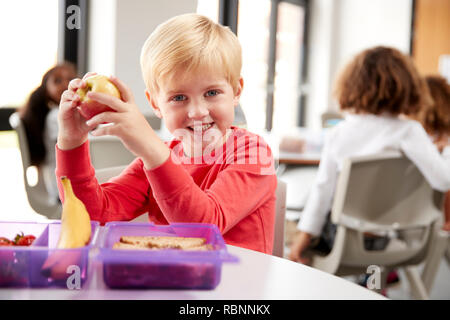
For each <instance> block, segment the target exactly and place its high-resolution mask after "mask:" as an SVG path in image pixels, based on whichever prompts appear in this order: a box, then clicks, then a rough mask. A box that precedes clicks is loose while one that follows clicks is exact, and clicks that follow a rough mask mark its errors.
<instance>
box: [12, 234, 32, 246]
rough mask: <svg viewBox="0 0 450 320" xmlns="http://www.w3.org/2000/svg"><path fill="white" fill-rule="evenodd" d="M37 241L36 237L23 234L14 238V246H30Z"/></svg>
mask: <svg viewBox="0 0 450 320" xmlns="http://www.w3.org/2000/svg"><path fill="white" fill-rule="evenodd" d="M35 239H36V237H35V236H33V235H24V234H23V232H22V234H17V235H16V237H15V238H14V245H16V246H29V245H31V244H32V243H33V241H34V240H35Z"/></svg>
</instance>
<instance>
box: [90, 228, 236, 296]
mask: <svg viewBox="0 0 450 320" xmlns="http://www.w3.org/2000/svg"><path fill="white" fill-rule="evenodd" d="M121 236H173V237H198V238H204V239H206V243H207V244H210V245H211V246H212V247H213V248H214V249H213V250H211V251H183V250H177V249H161V250H148V251H147V250H118V249H113V248H112V247H113V245H114V243H116V242H119V241H120V237H121ZM97 259H99V260H100V261H101V262H102V263H103V279H104V281H105V284H106V285H107V286H108V287H110V288H165V289H168V288H170V289H214V288H215V287H216V286H217V285H218V284H219V282H220V277H221V270H222V263H223V262H237V261H238V258H237V257H234V256H232V255H230V254H229V253H228V252H227V247H226V245H225V241H224V240H223V238H222V235H221V234H220V231H219V229H218V228H217V226H216V225H212V224H199V223H173V224H170V225H154V224H152V223H127V222H110V223H107V224H106V226H105V233H104V236H103V238H102V240H101V241H100V246H99V254H98V256H97Z"/></svg>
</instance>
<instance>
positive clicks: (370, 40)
mask: <svg viewBox="0 0 450 320" xmlns="http://www.w3.org/2000/svg"><path fill="white" fill-rule="evenodd" d="M411 13H412V0H395V1H392V0H375V1H374V0H312V1H311V20H310V21H311V25H310V33H309V44H310V51H309V57H310V60H309V61H310V62H309V65H308V68H309V69H308V70H309V98H308V99H309V100H308V110H307V115H306V117H307V119H306V125H307V127H310V128H313V129H317V128H320V126H321V121H320V115H321V114H322V113H323V112H325V111H326V110H328V109H330V110H337V109H338V106H337V104H336V102H335V101H334V99H333V97H332V87H333V82H334V79H335V77H336V74H337V72H338V71H339V70H340V69H341V68H342V67H343V66H344V65H345V63H347V62H348V61H349V60H350V59H351V58H352V57H353V56H354V55H355V54H357V53H358V52H359V51H361V50H363V49H365V48H368V47H372V46H376V45H386V46H393V47H395V48H398V49H400V50H401V51H402V52H405V53H409V49H410V48H409V47H410V35H411V31H410V29H411Z"/></svg>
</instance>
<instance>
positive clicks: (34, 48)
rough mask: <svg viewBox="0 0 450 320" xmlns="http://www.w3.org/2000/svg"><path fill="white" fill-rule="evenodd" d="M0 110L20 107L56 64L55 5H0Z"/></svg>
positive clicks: (24, 0) (30, 0) (26, 1)
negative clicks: (0, 45) (6, 107)
mask: <svg viewBox="0 0 450 320" xmlns="http://www.w3.org/2000/svg"><path fill="white" fill-rule="evenodd" d="M0 30H2V32H1V33H0V42H1V43H2V44H3V45H2V50H1V51H0V70H2V77H0V87H1V88H6V90H2V91H1V93H0V107H4V106H10V107H11V106H13V107H15V106H21V105H23V104H24V103H25V101H26V99H27V98H28V94H29V93H30V92H31V91H32V90H34V89H35V88H36V87H37V86H39V84H40V82H41V79H42V76H43V75H44V73H45V72H46V71H47V70H48V69H49V68H50V67H52V66H53V65H54V64H55V63H56V62H57V50H58V2H57V1H34V0H19V1H1V2H0Z"/></svg>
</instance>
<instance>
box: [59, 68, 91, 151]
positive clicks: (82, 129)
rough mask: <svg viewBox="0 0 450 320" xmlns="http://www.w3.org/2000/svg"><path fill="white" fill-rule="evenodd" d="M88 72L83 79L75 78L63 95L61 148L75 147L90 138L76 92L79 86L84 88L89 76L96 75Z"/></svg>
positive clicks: (88, 128) (60, 104) (60, 125)
mask: <svg viewBox="0 0 450 320" xmlns="http://www.w3.org/2000/svg"><path fill="white" fill-rule="evenodd" d="M94 74H95V73H94V72H89V73H87V74H86V75H85V76H84V77H83V79H79V78H77V79H73V80H72V81H70V83H69V87H68V89H67V90H66V91H64V92H63V94H62V95H61V101H60V103H59V112H58V125H59V129H58V148H59V149H61V150H69V149H74V148H76V147H78V146H80V145H82V144H83V143H84V142H86V140H87V138H88V133H89V130H90V127H89V126H88V125H86V119H85V118H84V117H83V116H82V115H81V114H80V112H79V111H78V110H77V108H79V105H80V97H79V96H78V95H77V94H76V91H77V90H78V88H84V87H85V86H86V83H85V82H84V80H85V79H86V78H87V77H90V76H92V75H94Z"/></svg>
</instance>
